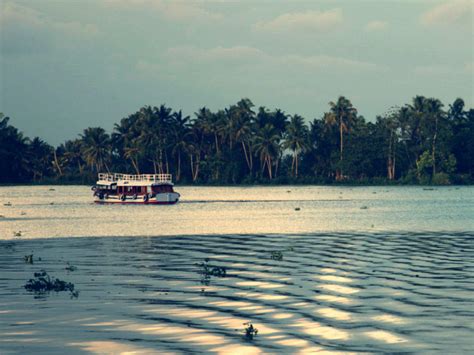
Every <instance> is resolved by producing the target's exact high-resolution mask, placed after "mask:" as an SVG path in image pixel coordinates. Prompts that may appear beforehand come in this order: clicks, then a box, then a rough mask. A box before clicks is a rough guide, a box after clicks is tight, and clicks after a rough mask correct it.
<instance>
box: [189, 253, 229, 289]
mask: <svg viewBox="0 0 474 355" xmlns="http://www.w3.org/2000/svg"><path fill="white" fill-rule="evenodd" d="M196 265H197V266H198V267H199V274H200V275H201V283H202V284H203V285H206V286H209V284H210V283H211V277H212V276H215V277H226V276H227V269H226V268H225V267H223V266H213V265H211V264H209V259H208V258H206V259H204V262H203V263H197V264H196Z"/></svg>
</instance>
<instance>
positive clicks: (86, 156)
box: [0, 96, 474, 184]
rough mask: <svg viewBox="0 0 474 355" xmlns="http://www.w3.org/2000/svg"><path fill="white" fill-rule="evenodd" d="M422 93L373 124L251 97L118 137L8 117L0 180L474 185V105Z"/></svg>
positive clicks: (345, 103)
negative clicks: (49, 132)
mask: <svg viewBox="0 0 474 355" xmlns="http://www.w3.org/2000/svg"><path fill="white" fill-rule="evenodd" d="M464 106H465V105H464V102H463V100H462V99H457V100H455V101H454V103H453V104H451V105H449V107H447V108H444V106H443V104H442V103H441V102H440V101H439V100H438V99H434V98H426V97H423V96H417V97H415V98H414V99H413V100H412V102H411V104H407V105H405V106H403V107H396V108H391V109H390V110H389V111H388V112H386V113H385V114H383V115H381V116H377V117H376V120H375V122H367V121H366V120H365V118H364V117H362V116H360V115H359V114H358V112H357V109H356V108H355V107H354V106H353V105H352V103H351V102H350V100H348V99H347V98H345V97H339V98H338V100H337V101H335V102H330V103H329V110H328V112H326V113H324V114H323V115H322V116H321V117H320V118H316V119H314V120H313V121H312V122H310V123H309V125H307V124H306V123H305V120H304V118H303V117H301V116H299V115H297V114H295V115H288V114H286V113H285V112H283V111H281V110H279V109H276V110H269V109H267V108H265V107H259V108H258V109H256V108H255V107H254V105H253V103H252V102H251V101H250V100H249V99H242V100H240V101H239V102H237V103H236V104H235V105H231V106H230V107H228V108H225V109H223V110H218V111H217V112H212V111H210V110H209V109H208V108H206V107H203V108H201V109H199V110H198V111H197V112H196V113H195V114H194V117H193V118H190V117H189V116H184V115H183V114H182V112H181V111H173V110H172V109H171V108H169V107H166V106H165V105H161V106H159V107H151V106H145V107H142V108H141V109H140V110H139V111H137V112H136V113H133V114H131V115H130V116H128V117H126V118H123V119H122V120H121V121H120V122H119V123H117V124H116V125H115V127H114V130H113V132H112V134H109V133H107V132H106V131H105V130H104V129H103V128H100V127H92V128H86V129H85V130H84V132H83V133H82V134H81V135H80V136H79V137H78V138H77V139H74V140H68V141H66V142H65V143H63V144H61V145H60V146H58V147H56V148H54V147H52V146H50V145H48V144H47V143H45V142H44V141H42V140H41V139H39V138H34V139H32V140H31V139H28V138H26V137H24V136H23V134H22V133H21V132H19V131H18V129H16V128H15V127H13V126H11V125H10V124H9V118H8V117H5V118H4V117H3V115H1V116H0V182H2V183H16V182H53V181H58V182H82V183H86V182H92V181H94V179H95V175H96V174H97V172H106V171H111V172H112V171H113V172H130V173H137V174H139V173H172V174H174V176H175V180H176V181H178V182H181V183H183V182H184V183H215V184H237V183H247V184H249V183H298V182H301V183H332V182H350V183H386V182H391V181H393V182H400V183H422V184H429V183H433V184H449V183H472V182H473V181H474V110H473V109H469V110H467V109H465V107H464Z"/></svg>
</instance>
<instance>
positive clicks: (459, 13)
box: [420, 0, 474, 26]
mask: <svg viewBox="0 0 474 355" xmlns="http://www.w3.org/2000/svg"><path fill="white" fill-rule="evenodd" d="M473 11H474V1H472V0H451V1H448V2H445V3H443V4H440V5H438V6H435V7H433V8H432V9H430V10H428V11H427V12H425V13H423V14H422V15H421V17H420V22H421V24H423V25H425V26H435V25H451V24H456V23H465V22H469V21H470V22H471V25H472V17H473Z"/></svg>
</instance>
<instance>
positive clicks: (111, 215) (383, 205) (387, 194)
mask: <svg viewBox="0 0 474 355" xmlns="http://www.w3.org/2000/svg"><path fill="white" fill-rule="evenodd" d="M177 190H179V192H180V193H181V195H182V198H181V201H180V202H179V203H178V204H176V205H173V206H130V205H124V206H116V205H95V204H93V203H92V196H91V191H90V189H89V188H88V187H87V186H57V187H55V190H54V191H50V189H49V187H48V186H24V187H0V239H6V238H10V239H15V238H16V237H14V233H16V232H18V231H21V238H22V239H26V238H37V237H45V238H49V237H68V236H159V235H196V234H269V233H276V234H281V233H285V234H301V233H315V232H337V233H339V232H344V231H346V232H377V231H380V232H387V231H395V232H399V231H406V232H414V231H418V232H419V231H474V219H473V218H472V216H473V215H474V187H468V186H463V187H440V188H437V189H435V190H430V191H426V190H423V188H422V187H314V186H290V187H288V186H282V187H247V188H242V187H177ZM287 191H291V192H290V193H288V192H287ZM374 192H376V193H374ZM9 203H10V204H11V206H10V205H7V206H5V204H9ZM361 207H367V208H366V209H365V208H364V209H361ZM298 208H299V210H296V209H298ZM342 243H344V241H342ZM361 243H363V242H361ZM333 247H337V245H334V246H333ZM357 247H358V248H362V247H365V248H368V249H370V247H371V246H370V245H367V244H362V245H358V246H357ZM394 248H398V246H397V245H394ZM426 248H428V249H429V246H428V245H427V246H426ZM349 252H350V250H349ZM400 252H402V250H400ZM349 256H350V254H349Z"/></svg>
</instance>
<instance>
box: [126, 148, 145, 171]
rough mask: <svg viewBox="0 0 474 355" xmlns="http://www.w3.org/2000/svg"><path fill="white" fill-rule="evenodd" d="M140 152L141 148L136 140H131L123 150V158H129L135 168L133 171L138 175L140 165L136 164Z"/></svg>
mask: <svg viewBox="0 0 474 355" xmlns="http://www.w3.org/2000/svg"><path fill="white" fill-rule="evenodd" d="M141 154H142V149H141V148H140V144H139V143H138V141H137V140H133V141H132V142H131V144H130V145H127V146H126V147H125V148H124V150H123V157H124V158H125V159H130V161H131V162H132V166H133V168H134V169H135V172H136V173H137V174H138V175H140V167H139V164H138V159H139V157H140V155H141Z"/></svg>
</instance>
